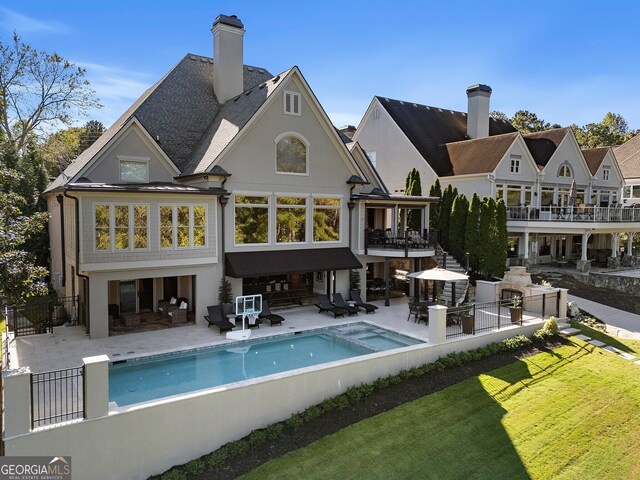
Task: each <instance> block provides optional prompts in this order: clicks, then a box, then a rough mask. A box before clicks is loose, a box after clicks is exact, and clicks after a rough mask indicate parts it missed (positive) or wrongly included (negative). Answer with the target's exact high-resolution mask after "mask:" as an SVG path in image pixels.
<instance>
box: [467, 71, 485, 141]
mask: <svg viewBox="0 0 640 480" xmlns="http://www.w3.org/2000/svg"><path fill="white" fill-rule="evenodd" d="M490 98H491V87H490V86H489V85H482V84H481V83H479V84H477V85H471V86H470V87H469V88H467V99H468V110H467V135H468V136H469V138H482V137H488V136H489V99H490Z"/></svg>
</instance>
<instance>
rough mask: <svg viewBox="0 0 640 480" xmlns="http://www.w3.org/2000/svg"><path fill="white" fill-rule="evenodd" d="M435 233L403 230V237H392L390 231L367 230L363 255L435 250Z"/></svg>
mask: <svg viewBox="0 0 640 480" xmlns="http://www.w3.org/2000/svg"><path fill="white" fill-rule="evenodd" d="M434 233H435V232H428V231H425V232H424V233H423V234H420V232H417V231H415V230H405V232H404V235H403V236H393V234H392V233H391V230H382V229H375V230H367V231H365V235H364V238H365V254H366V252H367V251H368V250H371V249H373V250H378V249H385V250H395V251H403V250H404V251H405V252H406V253H408V252H409V251H415V250H425V249H431V250H433V249H434V248H435V244H436V242H435V240H436V239H435V235H434Z"/></svg>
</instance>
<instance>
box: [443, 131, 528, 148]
mask: <svg viewBox="0 0 640 480" xmlns="http://www.w3.org/2000/svg"><path fill="white" fill-rule="evenodd" d="M518 133H519V132H507V133H498V134H497V135H488V136H486V137H479V138H468V139H465V140H459V141H457V142H447V143H445V144H444V145H453V144H461V143H469V142H480V141H486V140H500V139H503V138H506V137H508V136H510V135H512V136H517V135H518Z"/></svg>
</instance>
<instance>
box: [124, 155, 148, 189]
mask: <svg viewBox="0 0 640 480" xmlns="http://www.w3.org/2000/svg"><path fill="white" fill-rule="evenodd" d="M117 158H118V178H119V179H120V181H121V182H127V183H138V182H132V181H129V180H123V179H122V162H131V163H144V164H145V166H146V167H147V168H146V178H145V180H144V182H143V183H149V162H150V161H151V159H150V158H149V157H132V156H130V155H118V156H117Z"/></svg>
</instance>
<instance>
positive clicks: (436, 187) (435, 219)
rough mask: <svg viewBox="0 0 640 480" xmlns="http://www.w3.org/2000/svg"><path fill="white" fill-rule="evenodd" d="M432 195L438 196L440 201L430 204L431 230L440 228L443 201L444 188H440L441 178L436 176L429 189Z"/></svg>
mask: <svg viewBox="0 0 640 480" xmlns="http://www.w3.org/2000/svg"><path fill="white" fill-rule="evenodd" d="M429 196H430V197H438V198H440V201H439V202H438V203H432V204H431V205H430V206H429V230H438V228H440V205H441V203H442V189H441V188H440V180H438V179H437V178H436V181H435V182H433V185H431V188H430V189H429Z"/></svg>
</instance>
